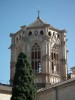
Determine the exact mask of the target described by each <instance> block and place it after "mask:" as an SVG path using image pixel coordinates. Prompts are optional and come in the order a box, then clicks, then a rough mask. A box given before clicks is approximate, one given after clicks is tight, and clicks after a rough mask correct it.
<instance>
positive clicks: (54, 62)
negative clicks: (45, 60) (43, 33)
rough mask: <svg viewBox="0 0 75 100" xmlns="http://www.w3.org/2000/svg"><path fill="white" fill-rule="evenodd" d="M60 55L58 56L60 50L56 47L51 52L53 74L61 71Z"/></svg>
mask: <svg viewBox="0 0 75 100" xmlns="http://www.w3.org/2000/svg"><path fill="white" fill-rule="evenodd" d="M58 60H59V55H58V48H57V47H56V46H54V47H53V48H52V50H51V67H52V73H58V71H59V61H58Z"/></svg>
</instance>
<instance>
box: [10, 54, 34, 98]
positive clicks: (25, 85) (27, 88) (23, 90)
mask: <svg viewBox="0 0 75 100" xmlns="http://www.w3.org/2000/svg"><path fill="white" fill-rule="evenodd" d="M11 100H35V85H34V76H33V72H32V69H31V66H30V64H29V62H28V59H27V56H26V55H25V54H24V53H22V52H21V53H20V54H19V56H18V60H17V63H16V69H15V75H14V79H13V87H12V97H11Z"/></svg>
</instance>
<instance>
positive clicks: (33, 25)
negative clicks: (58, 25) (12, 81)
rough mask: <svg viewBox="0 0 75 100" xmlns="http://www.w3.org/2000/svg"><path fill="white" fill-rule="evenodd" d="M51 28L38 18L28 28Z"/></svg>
mask: <svg viewBox="0 0 75 100" xmlns="http://www.w3.org/2000/svg"><path fill="white" fill-rule="evenodd" d="M45 25H46V26H49V24H47V23H46V22H44V21H43V20H42V19H41V18H37V19H36V20H35V21H34V22H32V23H31V24H30V25H28V27H36V26H45Z"/></svg>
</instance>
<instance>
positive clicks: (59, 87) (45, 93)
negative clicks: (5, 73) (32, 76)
mask: <svg viewBox="0 0 75 100" xmlns="http://www.w3.org/2000/svg"><path fill="white" fill-rule="evenodd" d="M11 91H12V88H11V87H10V86H6V85H2V84H0V100H10V98H11ZM36 100H75V78H72V79H69V80H67V81H64V82H61V83H58V84H55V85H53V86H51V87H49V88H45V89H43V88H42V89H40V90H38V91H37V94H36Z"/></svg>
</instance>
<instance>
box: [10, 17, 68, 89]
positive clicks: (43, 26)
mask: <svg viewBox="0 0 75 100" xmlns="http://www.w3.org/2000/svg"><path fill="white" fill-rule="evenodd" d="M10 37H11V46H10V49H11V63H10V82H11V83H12V80H13V76H14V73H15V64H16V62H17V56H18V54H19V53H20V52H24V53H26V54H27V56H28V58H29V59H30V62H31V65H32V70H33V73H34V75H35V80H34V82H35V83H36V85H37V87H38V88H42V87H48V86H50V85H51V84H54V83H57V82H60V81H63V80H66V79H67V49H66V31H65V30H60V29H56V28H54V27H53V26H51V25H50V24H47V23H45V22H44V21H43V20H42V19H41V18H39V16H38V17H37V19H36V20H35V21H34V22H33V23H31V24H30V25H28V26H22V27H21V29H20V30H19V31H18V32H16V33H15V34H13V33H11V34H10Z"/></svg>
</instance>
